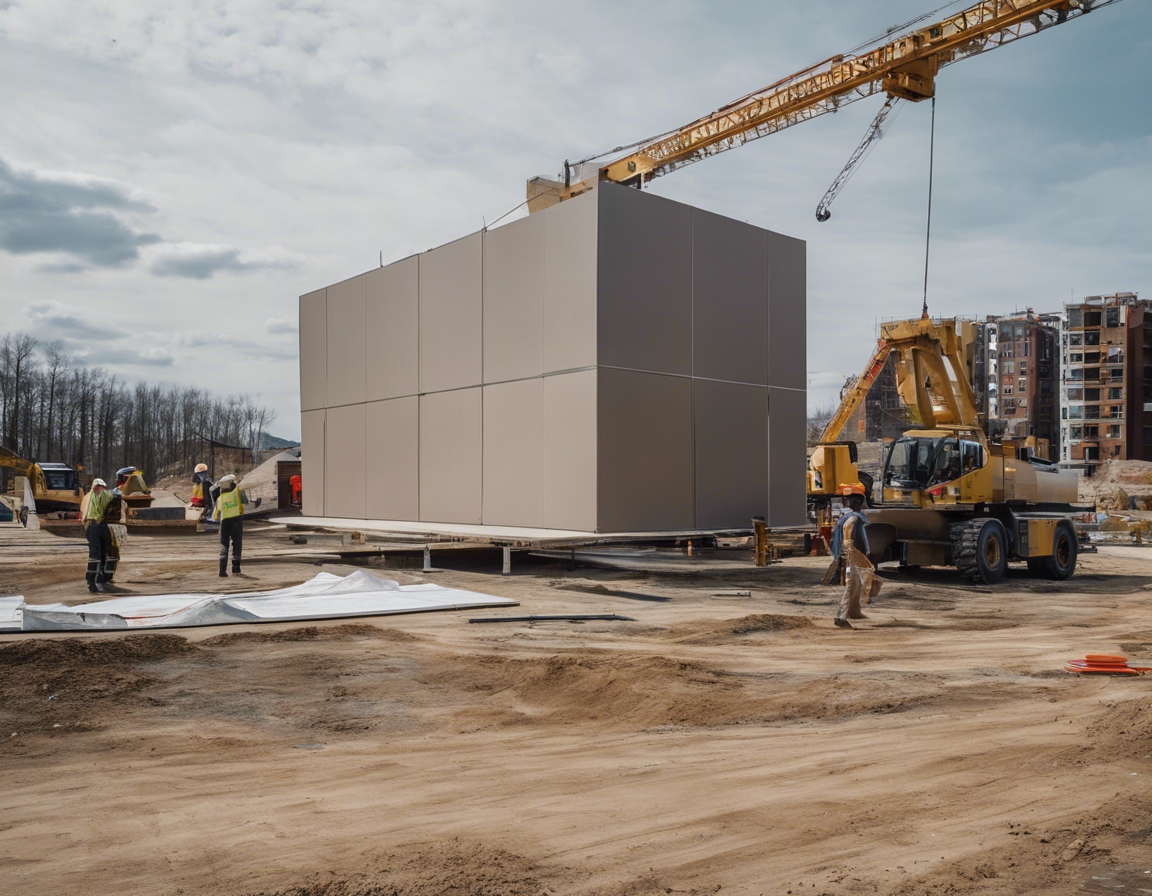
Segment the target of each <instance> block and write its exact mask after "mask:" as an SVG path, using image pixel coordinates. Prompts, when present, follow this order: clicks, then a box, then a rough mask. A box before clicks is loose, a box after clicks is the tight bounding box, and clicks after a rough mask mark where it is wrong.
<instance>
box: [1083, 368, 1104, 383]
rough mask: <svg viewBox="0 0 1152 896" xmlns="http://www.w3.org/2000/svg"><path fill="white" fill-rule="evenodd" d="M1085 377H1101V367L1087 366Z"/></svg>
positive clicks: (1096, 378)
mask: <svg viewBox="0 0 1152 896" xmlns="http://www.w3.org/2000/svg"><path fill="white" fill-rule="evenodd" d="M1084 379H1086V380H1098V379H1100V368H1099V367H1085V368H1084Z"/></svg>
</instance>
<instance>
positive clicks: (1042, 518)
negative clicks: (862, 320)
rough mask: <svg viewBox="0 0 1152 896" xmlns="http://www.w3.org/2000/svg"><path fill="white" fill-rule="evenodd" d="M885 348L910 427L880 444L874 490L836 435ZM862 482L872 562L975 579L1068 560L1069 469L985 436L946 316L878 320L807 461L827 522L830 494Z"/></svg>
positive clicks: (1064, 567) (1071, 541)
mask: <svg viewBox="0 0 1152 896" xmlns="http://www.w3.org/2000/svg"><path fill="white" fill-rule="evenodd" d="M891 355H894V356H895V362H896V388H897V390H898V391H899V393H900V397H901V399H902V400H903V402H904V404H905V405H906V406H907V407H908V409H909V411H910V412H911V414H912V419H913V424H914V426H915V427H917V428H914V429H911V430H909V431H908V432H906V433H904V435H903V436H901V437H900V438H898V439H895V440H894V441H892V442H891V444H890V445H889V446H888V450H887V454H886V456H885V458H884V468H883V473H882V482H881V487H880V493H879V496H878V497H879V501H877V500H876V498H877V495H876V493H875V489H874V487H873V484H872V483H871V482H870V481H865V479H866V477H865V476H864V474H861V473H860V472H859V470H858V468H857V463H856V458H857V456H856V445H855V443H853V442H851V441H841V440H840V436H841V434H842V432H843V429H844V426H845V424H846V423H847V422H848V420H849V419H850V418H851V417H852V415H853V414H854V413H855V412H856V410H857V409H858V408H859V407H860V405H861V403H862V402H863V401H864V397H865V396H866V395H867V394H868V389H869V387H870V386H871V385H872V384H873V383H874V382H875V381H876V377H877V376H878V375H879V374H880V371H881V370H882V369H883V367H884V365H885V363H886V362H887V361H888V358H889V356H891ZM861 488H862V489H863V491H864V492H865V494H866V495H867V496H869V497H870V498H871V499H872V500H871V501H870V503H871V504H873V506H871V507H870V508H869V509H867V510H865V516H866V517H867V518H868V529H867V532H868V541H869V546H870V548H871V551H870V553H871V557H872V559H873V561H874V562H884V561H898V562H900V563H901V564H902V565H906V566H955V567H956V568H957V569H958V570H959V571H960V573H961V574H962V575H964V577H965V578H967V579H968V580H969V581H972V582H982V583H985V584H993V583H995V582H998V581H999V580H1000V579H1001V578H1003V576H1004V574H1005V572H1006V570H1007V566H1008V562H1009V561H1010V560H1024V561H1027V563H1028V569H1029V571H1030V572H1032V573H1033V574H1034V575H1041V576H1046V577H1048V578H1054V579H1066V578H1068V577H1069V576H1071V575H1072V573H1073V572H1074V571H1075V569H1076V556H1077V551H1078V542H1077V537H1076V530H1075V527H1074V526H1073V524H1072V517H1073V516H1074V515H1075V514H1077V513H1081V512H1083V508H1077V507H1076V506H1074V505H1075V502H1076V500H1077V477H1076V474H1075V473H1073V472H1071V471H1069V470H1061V469H1060V468H1059V466H1058V465H1056V464H1055V463H1053V462H1052V461H1049V460H1047V459H1046V458H1042V457H1040V456H1038V455H1037V454H1036V452H1035V446H1034V442H1033V443H1032V444H1029V442H1028V441H1025V440H1004V441H1002V442H999V443H995V442H990V441H989V440H988V437H987V435H986V434H985V432H984V427H983V424H982V421H981V420H980V414H979V411H978V410H977V405H976V396H975V394H974V393H973V391H972V386H971V383H969V381H968V372H967V368H966V366H965V362H964V356H963V348H962V346H961V344H960V340H959V339H958V337H957V334H956V324H955V323H954V322H953V321H943V322H934V321H932V320H930V319H929V318H928V317H927V315H925V316H923V317H921V318H920V319H919V320H902V321H896V322H893V323H886V324H883V325H881V328H880V339H879V342H878V343H877V346H876V351H875V352H874V353H873V355H872V357H871V358H870V359H869V361H868V364H867V366H866V367H865V368H864V372H863V374H862V375H861V376H860V377H859V378H858V379H857V380H856V381H855V382H854V383H853V384H852V386H851V387H850V388H849V390H848V391H847V392H846V393H845V395H844V399H843V401H842V402H841V404H840V407H839V408H838V409H837V411H836V413H835V414H834V415H833V416H832V419H831V420H830V421H829V422H828V425H827V426H826V427H825V429H824V432H823V433H822V434H821V436H820V440H819V442H818V443H817V445H816V448H815V450H814V451H813V452H812V455H811V457H810V458H809V461H808V497H809V501H810V502H811V503H812V504H813V505H814V506H815V508H816V512H817V522H818V524H820V523H824V524H827V523H828V522H829V520H830V515H831V506H832V503H833V501H834V499H835V498H838V497H841V496H844V495H846V494H849V493H851V492H853V491H859V490H861Z"/></svg>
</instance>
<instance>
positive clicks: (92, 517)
mask: <svg viewBox="0 0 1152 896" xmlns="http://www.w3.org/2000/svg"><path fill="white" fill-rule="evenodd" d="M111 504H112V494H111V492H109V491H108V483H106V482H105V481H104V480H103V479H93V480H92V491H91V492H90V493H89V495H88V501H87V507H85V508H84V535H85V536H86V537H87V539H88V571H87V573H86V575H85V578H86V579H87V580H88V590H89V591H91V592H92V593H93V594H97V593H100V594H104V593H106V592H107V590H108V589H107V588H105V587H104V582H105V572H104V570H105V565H106V564H107V562H108V554H109V551H110V549H111V547H112V533H111V532H110V531H109V529H108V521H107V519H106V518H105V515H106V513H107V511H108V508H109V506H111Z"/></svg>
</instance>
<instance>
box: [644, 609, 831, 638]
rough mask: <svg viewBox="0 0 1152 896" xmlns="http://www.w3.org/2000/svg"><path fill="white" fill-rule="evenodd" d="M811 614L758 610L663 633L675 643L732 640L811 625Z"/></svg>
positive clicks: (813, 624)
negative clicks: (745, 614) (780, 613)
mask: <svg viewBox="0 0 1152 896" xmlns="http://www.w3.org/2000/svg"><path fill="white" fill-rule="evenodd" d="M814 626H815V623H814V622H813V621H812V618H811V617H810V616H795V615H777V614H771V613H758V614H754V615H752V616H744V617H743V618H741V619H725V620H722V621H720V622H715V621H711V620H710V621H708V622H692V623H686V624H684V625H676V626H673V627H672V628H670V629H668V630H666V631H665V632H664V633H663V637H664V638H666V639H668V640H671V641H675V642H676V643H678V644H731V643H733V642H736V641H740V640H743V639H746V638H747V637H748V636H749V635H759V634H765V633H769V632H793V631H799V630H800V629H808V628H813V627H814Z"/></svg>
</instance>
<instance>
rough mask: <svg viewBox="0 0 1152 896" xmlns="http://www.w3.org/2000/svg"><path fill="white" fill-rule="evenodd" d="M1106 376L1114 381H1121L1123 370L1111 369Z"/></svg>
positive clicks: (1119, 368) (1118, 368) (1120, 368)
mask: <svg viewBox="0 0 1152 896" xmlns="http://www.w3.org/2000/svg"><path fill="white" fill-rule="evenodd" d="M1108 375H1109V376H1110V377H1112V379H1114V380H1122V379H1124V368H1123V367H1113V368H1111V369H1110V370H1109V371H1108Z"/></svg>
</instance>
